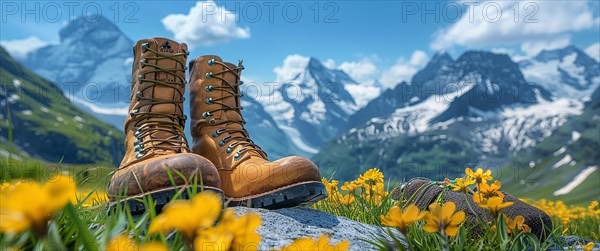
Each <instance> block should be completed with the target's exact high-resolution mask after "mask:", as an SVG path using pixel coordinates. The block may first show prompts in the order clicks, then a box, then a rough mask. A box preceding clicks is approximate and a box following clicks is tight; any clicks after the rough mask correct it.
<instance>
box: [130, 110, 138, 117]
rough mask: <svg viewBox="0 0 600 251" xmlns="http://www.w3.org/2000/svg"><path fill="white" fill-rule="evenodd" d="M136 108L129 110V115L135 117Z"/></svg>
mask: <svg viewBox="0 0 600 251" xmlns="http://www.w3.org/2000/svg"><path fill="white" fill-rule="evenodd" d="M137 113H138V110H132V111H131V112H129V115H131V117H135V115H137Z"/></svg>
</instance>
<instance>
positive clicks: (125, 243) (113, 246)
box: [106, 235, 169, 251]
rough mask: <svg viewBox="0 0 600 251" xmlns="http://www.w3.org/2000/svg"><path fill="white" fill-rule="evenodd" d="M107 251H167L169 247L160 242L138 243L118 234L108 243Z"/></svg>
mask: <svg viewBox="0 0 600 251" xmlns="http://www.w3.org/2000/svg"><path fill="white" fill-rule="evenodd" d="M106 250H107V251H142V250H143V251H146V250H148V251H167V250H169V248H167V246H165V245H164V244H162V243H160V242H150V243H145V244H142V245H138V244H137V243H136V242H135V241H134V240H132V239H129V238H128V237H127V236H126V235H119V236H117V237H116V238H114V239H112V240H111V241H110V242H109V243H108V247H107V249H106Z"/></svg>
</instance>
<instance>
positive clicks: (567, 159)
mask: <svg viewBox="0 0 600 251" xmlns="http://www.w3.org/2000/svg"><path fill="white" fill-rule="evenodd" d="M572 160H573V159H572V158H571V155H569V154H567V155H565V156H564V157H563V158H562V159H560V160H559V161H558V162H556V163H554V165H552V169H556V168H559V167H561V166H564V165H566V164H567V163H569V162H571V161H572Z"/></svg>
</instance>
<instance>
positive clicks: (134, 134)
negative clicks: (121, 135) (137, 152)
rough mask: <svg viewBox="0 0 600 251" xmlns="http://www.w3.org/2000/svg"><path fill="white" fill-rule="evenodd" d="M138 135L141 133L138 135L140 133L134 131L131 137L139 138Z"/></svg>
mask: <svg viewBox="0 0 600 251" xmlns="http://www.w3.org/2000/svg"><path fill="white" fill-rule="evenodd" d="M140 134H141V133H140V131H135V132H134V133H133V136H134V137H136V138H137V137H139V136H140Z"/></svg>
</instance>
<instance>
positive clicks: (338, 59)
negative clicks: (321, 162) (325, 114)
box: [0, 1, 600, 87]
mask: <svg viewBox="0 0 600 251" xmlns="http://www.w3.org/2000/svg"><path fill="white" fill-rule="evenodd" d="M36 4H39V5H36ZM25 9H28V10H29V13H33V14H27V13H26V12H25V11H24V10H25ZM56 9H59V10H60V17H59V18H58V17H57V12H56V11H55V10H56ZM116 9H119V11H115V10H116ZM316 9H318V10H319V11H318V13H317V12H316V11H315V10H316ZM515 9H518V12H517V11H515ZM85 10H87V12H85ZM97 10H100V11H101V12H102V14H103V15H105V16H106V17H108V18H109V19H112V20H113V21H115V23H116V24H117V25H118V26H119V27H120V28H121V29H122V30H123V31H124V32H125V33H126V34H127V35H128V36H129V37H130V38H131V39H132V40H134V41H135V40H138V39H141V38H145V37H153V36H165V37H170V38H175V39H176V40H179V41H185V42H187V43H188V44H190V45H191V46H192V47H193V49H192V51H191V52H192V56H194V57H195V56H200V55H203V54H217V55H221V56H222V57H224V58H225V59H226V60H229V61H236V60H237V59H240V58H241V59H244V62H245V66H246V69H247V70H246V71H245V72H244V74H245V77H246V78H248V79H251V80H254V81H259V82H265V81H273V80H275V79H278V78H279V77H281V76H279V75H281V74H284V73H285V72H286V71H287V70H288V69H287V68H289V67H292V68H293V66H294V63H295V61H294V60H297V61H298V60H299V61H302V59H303V56H313V57H316V58H319V59H320V60H322V61H323V62H326V64H327V65H328V66H329V67H332V68H341V69H344V70H346V71H348V72H349V73H350V75H351V76H352V77H354V78H355V79H357V80H358V81H359V82H361V84H364V85H365V86H369V85H379V84H377V83H378V82H379V83H381V85H383V86H384V87H392V86H393V85H394V84H395V83H397V82H399V81H400V80H405V79H409V78H410V76H412V74H414V72H415V71H416V70H418V69H419V68H420V67H422V66H423V65H424V64H425V63H426V62H427V60H428V58H430V57H431V56H432V55H433V54H434V53H435V52H436V51H439V50H445V51H448V52H450V54H451V55H452V56H454V57H457V56H459V55H460V53H462V52H463V51H465V50H469V49H485V50H493V51H496V52H503V53H508V54H510V55H511V56H512V57H513V59H515V60H519V59H523V58H527V57H530V56H532V55H535V53H537V52H539V51H540V50H541V49H552V48H557V47H561V46H565V45H567V44H574V45H576V46H578V47H579V48H581V49H584V50H585V49H587V51H588V52H591V54H593V56H594V57H596V58H600V55H599V54H600V44H599V43H598V42H599V40H600V31H599V29H600V26H599V23H600V21H599V20H600V18H599V16H600V13H599V8H598V2H587V1H562V2H561V1H542V2H536V1H526V2H519V3H516V2H514V1H499V2H498V1H497V2H494V1H483V2H478V3H477V5H476V6H475V5H472V6H471V7H469V5H468V4H467V3H464V2H455V1H449V2H446V1H444V2H433V1H428V2H420V1H347V2H329V3H328V2H315V1H303V2H281V3H278V2H249V1H245V2H233V1H227V2H221V1H218V2H204V3H202V2H195V1H169V2H160V1H149V2H133V4H129V5H128V4H127V2H116V1H104V2H92V4H87V5H86V3H85V2H81V3H80V4H79V5H75V6H72V9H70V7H69V6H68V4H67V5H66V4H65V3H63V2H7V1H3V2H2V14H1V15H2V20H1V21H2V22H1V28H2V29H1V31H0V35H1V40H2V44H3V45H4V46H6V47H8V49H9V51H11V46H10V45H11V42H12V43H13V44H15V43H16V42H21V44H23V43H25V42H27V43H31V46H26V47H27V48H36V45H37V46H40V45H43V44H46V43H57V42H58V40H59V37H58V31H59V30H60V28H61V27H62V26H64V24H65V22H66V21H67V20H68V18H69V13H70V14H72V16H80V15H82V14H85V13H87V14H95V13H97V12H98V11H97ZM257 10H259V11H260V15H257ZM498 10H501V11H498ZM299 12H301V15H297V14H298V13H299ZM115 13H117V14H118V15H115ZM211 13H214V14H211ZM484 13H487V14H484ZM498 13H501V14H500V15H499V16H498ZM129 14H131V16H130V18H129V19H128V18H127V15H129ZM36 17H37V18H39V19H40V20H39V21H38V20H35V18H36ZM236 17H237V18H239V20H236ZM223 19H225V20H223ZM211 29H215V30H217V31H219V30H221V31H225V32H222V33H220V32H215V30H211ZM27 39H28V40H27ZM18 47H20V48H17V49H16V50H19V49H20V50H23V49H22V48H23V46H18ZM11 53H12V51H11ZM14 53H19V52H14ZM20 53H26V52H22V51H21V52H20ZM295 54H297V55H301V56H296V57H293V56H290V55H295ZM286 59H288V60H286ZM284 60H286V61H285V63H284ZM276 67H279V71H278V73H277V74H276V73H275V71H274V69H275V68H276ZM375 81H378V82H375Z"/></svg>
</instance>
